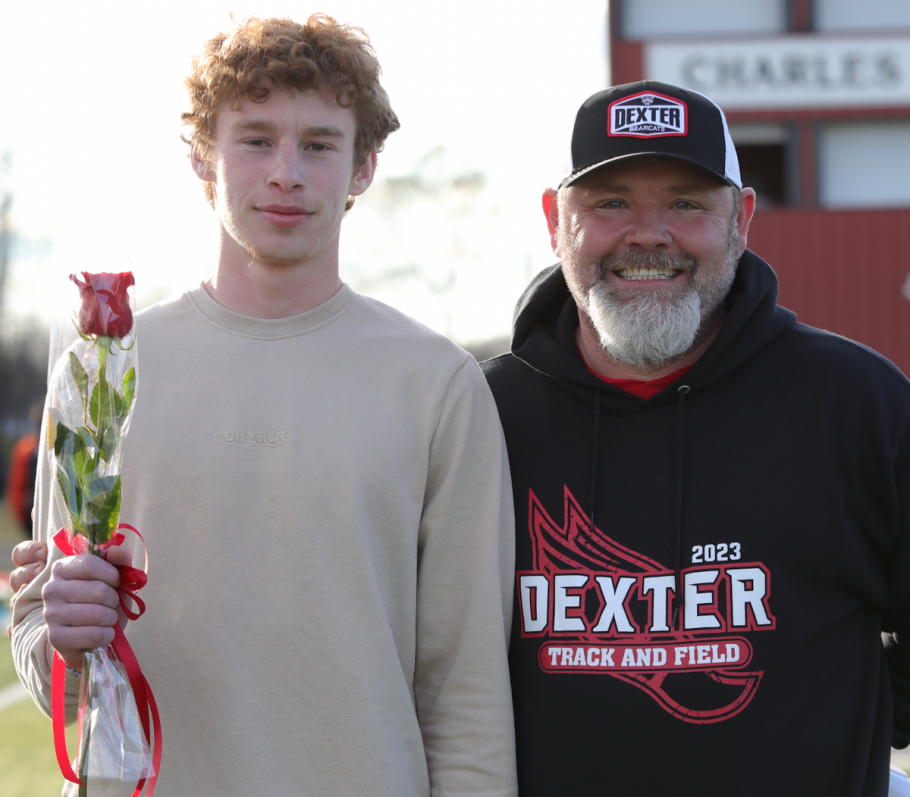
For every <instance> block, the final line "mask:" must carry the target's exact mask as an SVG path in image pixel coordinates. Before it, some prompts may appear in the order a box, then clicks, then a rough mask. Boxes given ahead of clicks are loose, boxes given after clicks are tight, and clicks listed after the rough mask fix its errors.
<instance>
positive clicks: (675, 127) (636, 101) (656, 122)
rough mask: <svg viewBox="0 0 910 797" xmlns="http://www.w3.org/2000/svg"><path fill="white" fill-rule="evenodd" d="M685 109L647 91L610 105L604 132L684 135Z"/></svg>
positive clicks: (677, 102) (687, 121)
mask: <svg viewBox="0 0 910 797" xmlns="http://www.w3.org/2000/svg"><path fill="white" fill-rule="evenodd" d="M688 111H689V109H688V106H687V105H686V104H685V103H684V102H682V101H680V100H675V99H673V98H672V97H666V96H664V95H663V94H655V93H654V92H651V91H648V92H643V93H641V94H633V95H632V96H631V97H624V98H623V99H621V100H616V102H612V103H610V109H609V112H610V121H609V124H608V129H607V132H608V133H609V135H611V136H634V137H635V138H652V137H655V136H684V135H686V133H688V124H689V119H688V116H689V114H688Z"/></svg>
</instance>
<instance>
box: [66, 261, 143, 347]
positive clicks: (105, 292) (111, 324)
mask: <svg viewBox="0 0 910 797" xmlns="http://www.w3.org/2000/svg"><path fill="white" fill-rule="evenodd" d="M82 276H83V277H85V282H81V281H80V280H79V278H78V277H77V276H76V275H75V274H70V279H71V280H72V281H73V282H75V283H76V285H77V286H78V287H79V295H80V297H81V298H82V307H80V308H79V318H78V323H79V329H80V330H81V331H82V334H83V335H91V336H92V337H100V336H104V337H108V338H122V337H125V336H126V335H128V334H129V332H130V330H131V329H132V328H133V311H132V310H130V300H129V298H128V297H127V295H126V289H127V288H129V287H130V285H135V284H136V282H135V280H134V279H133V274H132V272H130V271H127V272H125V273H123V274H106V273H103V274H89V273H88V272H87V271H83V272H82Z"/></svg>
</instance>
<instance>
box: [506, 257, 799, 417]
mask: <svg viewBox="0 0 910 797" xmlns="http://www.w3.org/2000/svg"><path fill="white" fill-rule="evenodd" d="M777 291H778V283H777V277H776V275H775V274H774V271H773V270H772V269H771V267H770V266H769V265H768V264H767V263H766V262H765V261H764V260H762V259H761V258H760V257H758V256H757V255H756V254H754V253H753V252H751V251H749V250H748V249H747V250H746V251H745V252H744V253H743V256H742V257H741V258H740V260H739V264H738V265H737V269H736V278H735V279H734V281H733V285H732V287H731V289H730V293H729V294H728V296H727V300H726V310H727V318H726V320H725V321H724V326H723V328H722V329H721V331H720V334H719V335H718V336H717V338H716V339H715V340H714V342H713V343H712V344H711V346H710V348H709V349H708V350H707V351H706V352H705V353H704V355H703V356H702V357H701V358H700V359H699V360H698V362H696V363H695V365H693V366H692V368H691V369H690V370H689V371H688V373H687V374H686V375H685V381H686V384H688V385H689V386H690V388H691V389H692V390H693V391H695V392H698V391H699V390H704V389H706V388H708V387H710V386H712V385H714V384H715V383H718V382H720V381H723V380H724V379H725V378H726V377H728V376H729V375H730V374H731V373H732V372H733V371H735V370H736V369H737V368H738V367H740V366H741V365H742V364H743V363H745V362H746V361H748V360H749V359H750V358H752V357H753V356H754V355H755V354H756V353H757V352H759V351H760V350H761V349H763V348H764V347H765V346H766V345H767V344H768V343H769V342H770V341H771V340H773V339H774V338H776V337H778V336H779V335H780V334H781V333H783V332H785V331H786V330H788V329H789V328H790V327H792V326H793V325H794V324H795V323H796V314H795V313H793V312H791V311H790V310H787V309H786V308H783V307H780V306H779V305H778V304H777ZM577 327H578V309H577V307H576V304H575V300H574V299H573V298H572V295H571V294H570V293H569V289H568V287H567V286H566V281H565V279H564V277H563V273H562V266H561V265H560V264H558V263H557V264H556V265H555V266H551V267H550V268H548V269H545V270H544V271H542V272H541V273H540V274H538V275H537V277H535V279H534V280H533V282H531V284H530V285H529V286H528V288H527V290H526V291H525V292H524V294H522V296H521V298H520V299H519V301H518V305H517V306H516V308H515V318H514V323H513V336H512V354H514V355H515V356H516V357H518V358H519V359H520V360H522V361H523V362H525V363H527V364H528V365H529V366H531V367H532V368H534V369H535V370H537V371H540V372H541V373H544V374H546V375H547V376H550V377H552V378H554V379H557V380H559V381H560V382H562V383H563V387H565V388H566V389H567V390H569V391H570V392H572V393H574V394H576V395H578V396H583V397H586V398H588V399H589V400H592V401H593V395H594V392H593V391H592V388H598V389H599V390H601V391H602V392H603V401H604V404H605V405H606V406H611V407H612V408H614V409H621V408H622V407H625V408H628V409H634V408H636V407H640V406H642V404H643V400H642V399H640V398H638V397H636V396H633V395H631V394H630V393H627V392H626V391H624V390H621V389H619V388H616V387H613V386H612V385H609V384H607V383H606V382H604V381H603V380H601V379H599V378H598V377H597V376H595V375H594V374H592V373H591V372H590V371H589V370H588V369H587V367H586V366H585V363H584V360H583V359H582V357H581V354H580V353H579V351H578V346H577V345H576V342H575V329H576V328H577ZM567 355H568V356H567ZM676 394H677V391H676V389H675V388H674V387H673V386H668V388H666V389H664V390H663V391H661V392H660V393H658V394H657V395H656V396H654V397H652V398H650V399H647V403H649V404H658V403H664V402H666V401H675V400H676V397H677V395H676Z"/></svg>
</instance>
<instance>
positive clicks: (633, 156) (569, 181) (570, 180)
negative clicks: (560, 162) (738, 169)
mask: <svg viewBox="0 0 910 797" xmlns="http://www.w3.org/2000/svg"><path fill="white" fill-rule="evenodd" d="M639 158H662V159H663V160H673V161H682V162H683V163H691V164H692V165H693V166H697V167H698V168H699V169H701V170H702V171H704V172H707V173H708V174H710V175H713V176H714V177H716V178H717V179H718V180H720V181H721V182H722V183H726V184H727V185H730V186H733V187H734V188H739V189H740V190H742V186H741V185H738V184H737V183H735V182H734V181H733V180H731V179H730V178H729V177H727V176H725V175H723V174H721V173H720V172H716V171H714V169H709V168H708V167H707V166H705V165H704V164H703V163H699V162H698V161H696V160H693V159H692V158H686V157H683V156H682V155H673V154H670V153H665V152H632V153H629V154H626V155H617V156H616V157H615V158H608V159H607V160H604V161H601V162H600V163H595V164H594V165H593V166H586V167H585V168H584V169H581V170H580V171H577V172H575V173H574V174H570V175H569V176H568V177H566V178H565V179H564V180H563V181H562V182H561V183H560V184H559V187H560V188H568V187H569V186H570V185H574V184H575V183H577V182H578V181H579V180H581V179H582V177H586V176H587V175H589V174H591V173H592V172H596V171H597V170H598V169H602V168H603V167H604V166H609V165H610V164H613V163H621V162H623V161H630V160H637V159H639Z"/></svg>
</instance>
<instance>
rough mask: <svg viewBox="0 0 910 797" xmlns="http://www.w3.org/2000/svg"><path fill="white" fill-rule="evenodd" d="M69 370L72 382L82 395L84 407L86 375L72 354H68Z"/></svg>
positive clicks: (85, 400)
mask: <svg viewBox="0 0 910 797" xmlns="http://www.w3.org/2000/svg"><path fill="white" fill-rule="evenodd" d="M70 369H71V370H72V372H73V381H74V382H75V383H76V387H78V388H79V393H80V394H81V395H82V406H83V407H84V406H85V405H86V403H88V374H87V373H86V372H85V369H84V368H83V367H82V363H80V362H79V358H78V357H77V356H76V355H75V354H74V353H73V352H70Z"/></svg>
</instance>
